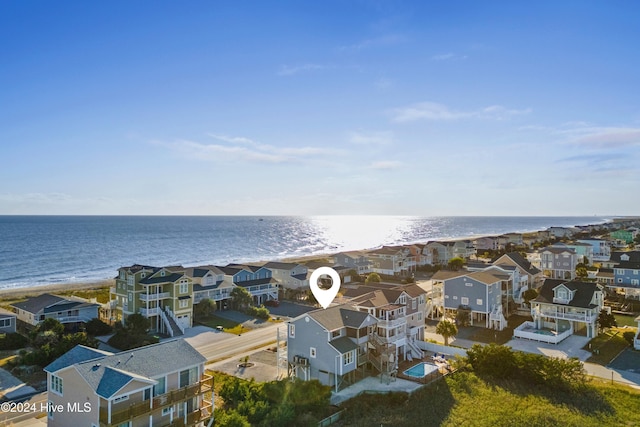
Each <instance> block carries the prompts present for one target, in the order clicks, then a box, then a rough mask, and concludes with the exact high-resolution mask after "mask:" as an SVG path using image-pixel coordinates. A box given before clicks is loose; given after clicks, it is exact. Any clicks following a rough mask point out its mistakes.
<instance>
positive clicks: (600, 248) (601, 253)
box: [578, 239, 611, 262]
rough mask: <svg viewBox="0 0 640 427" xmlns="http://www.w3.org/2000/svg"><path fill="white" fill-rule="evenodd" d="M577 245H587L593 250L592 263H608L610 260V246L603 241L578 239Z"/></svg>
mask: <svg viewBox="0 0 640 427" xmlns="http://www.w3.org/2000/svg"><path fill="white" fill-rule="evenodd" d="M578 242H579V243H587V244H589V245H591V247H592V248H593V261H595V262H600V261H609V258H611V244H610V243H609V241H607V240H603V239H579V240H578Z"/></svg>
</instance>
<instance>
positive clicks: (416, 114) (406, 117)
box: [392, 102, 531, 122]
mask: <svg viewBox="0 0 640 427" xmlns="http://www.w3.org/2000/svg"><path fill="white" fill-rule="evenodd" d="M530 112H531V109H530V108H527V109H524V110H515V109H509V108H506V107H503V106H501V105H491V106H488V107H484V108H481V109H479V110H474V111H457V110H452V109H450V108H449V107H447V106H446V105H443V104H438V103H436V102H420V103H417V104H413V105H410V106H408V107H404V108H397V109H395V110H393V112H392V120H393V121H394V122H411V121H416V120H434V121H446V120H458V119H464V118H478V119H490V120H503V119H505V118H508V117H511V116H516V115H522V114H528V113H530Z"/></svg>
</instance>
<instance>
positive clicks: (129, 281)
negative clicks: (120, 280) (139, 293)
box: [127, 274, 135, 286]
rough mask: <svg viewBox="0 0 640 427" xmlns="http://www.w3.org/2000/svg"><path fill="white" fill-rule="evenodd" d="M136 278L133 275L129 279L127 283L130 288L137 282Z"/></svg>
mask: <svg viewBox="0 0 640 427" xmlns="http://www.w3.org/2000/svg"><path fill="white" fill-rule="evenodd" d="M134 277H135V276H134V275H133V274H131V275H130V276H129V277H127V283H128V284H129V286H133V284H134V281H135V278H134Z"/></svg>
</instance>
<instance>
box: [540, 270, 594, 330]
mask: <svg viewBox="0 0 640 427" xmlns="http://www.w3.org/2000/svg"><path fill="white" fill-rule="evenodd" d="M603 307H604V293H603V289H602V286H601V285H599V284H597V283H593V282H578V281H573V280H572V281H565V280H557V279H546V280H545V281H544V284H543V285H542V287H541V288H540V292H539V294H538V296H537V297H536V298H535V299H533V300H531V316H532V317H533V324H534V328H535V330H542V331H550V332H551V333H553V334H555V335H560V334H563V333H565V332H567V331H568V333H566V334H564V335H566V336H568V335H571V334H580V335H584V336H586V337H588V338H593V337H595V336H596V335H597V334H598V329H597V324H598V316H599V314H600V311H601V310H602V308H603Z"/></svg>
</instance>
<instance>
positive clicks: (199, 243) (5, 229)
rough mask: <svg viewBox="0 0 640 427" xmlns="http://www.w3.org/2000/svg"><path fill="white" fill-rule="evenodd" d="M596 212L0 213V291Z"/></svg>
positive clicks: (564, 222) (516, 227)
mask: <svg viewBox="0 0 640 427" xmlns="http://www.w3.org/2000/svg"><path fill="white" fill-rule="evenodd" d="M606 220H607V218H601V217H408V216H318V217H284V216H266V217H263V218H260V217H247V216H0V288H24V287H29V286H36V285H43V284H50V283H73V282H85V281H94V280H102V279H107V278H111V277H114V276H115V275H116V272H117V269H118V268H119V267H122V266H125V265H131V264H135V263H139V264H148V265H157V266H161V265H176V264H182V265H184V266H190V265H198V264H217V265H225V264H227V263H230V262H250V261H259V260H276V259H281V258H286V257H292V256H303V255H313V254H322V253H332V252H337V251H342V250H353V249H367V248H373V247H377V246H380V245H383V244H386V245H392V244H402V243H411V242H426V241H428V240H434V239H444V238H455V237H467V236H473V235H486V234H501V233H506V232H511V231H517V232H524V231H534V230H541V229H545V228H547V227H550V226H573V225H586V224H598V223H602V222H604V221H606Z"/></svg>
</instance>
